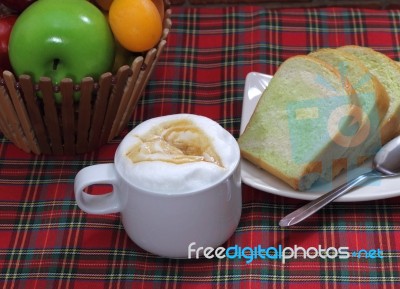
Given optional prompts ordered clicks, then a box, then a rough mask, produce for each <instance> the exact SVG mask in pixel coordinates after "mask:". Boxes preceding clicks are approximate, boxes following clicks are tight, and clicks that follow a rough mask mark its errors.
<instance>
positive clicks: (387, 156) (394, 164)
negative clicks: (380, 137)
mask: <svg viewBox="0 0 400 289" xmlns="http://www.w3.org/2000/svg"><path fill="white" fill-rule="evenodd" d="M396 176H400V136H398V137H396V138H394V139H393V140H391V141H390V142H388V143H387V144H385V145H384V146H383V147H382V148H381V149H380V150H379V151H378V152H377V154H376V155H375V157H374V160H373V162H372V170H371V171H369V172H367V173H365V174H362V175H360V176H358V177H357V178H355V179H353V180H351V181H349V182H347V183H345V184H343V185H341V186H339V187H337V188H336V189H334V190H332V191H330V192H328V193H326V194H324V195H322V196H321V197H319V198H317V199H315V200H313V201H311V202H309V203H308V204H306V205H304V206H303V207H300V208H299V209H297V210H295V211H294V212H292V213H290V214H289V215H287V216H285V217H284V218H282V219H281V220H280V222H279V225H280V226H281V227H289V226H292V225H295V224H298V223H299V222H301V221H303V220H304V219H306V218H307V217H309V216H311V215H312V214H314V213H315V212H317V211H318V210H320V209H322V208H323V207H325V206H326V205H327V204H329V203H331V202H332V201H334V200H336V199H337V198H339V197H341V196H343V195H345V194H347V193H349V192H351V190H352V189H353V188H355V187H356V186H360V185H362V184H365V183H367V182H370V181H372V180H375V179H380V178H388V177H396Z"/></svg>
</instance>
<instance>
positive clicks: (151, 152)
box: [115, 114, 240, 194]
mask: <svg viewBox="0 0 400 289" xmlns="http://www.w3.org/2000/svg"><path fill="white" fill-rule="evenodd" d="M239 159H240V152H239V149H238V145H237V143H236V140H235V139H234V138H233V136H232V135H231V134H230V133H229V132H227V131H226V130H225V129H223V128H222V127H221V126H220V125H219V124H218V123H216V122H215V121H213V120H211V119H209V118H206V117H203V116H198V115H193V114H175V115H169V116H162V117H157V118H153V119H150V120H147V121H145V122H143V123H141V124H139V125H138V126H136V127H135V128H134V129H133V130H132V131H131V132H130V133H129V134H128V135H127V136H126V137H125V138H124V139H123V141H122V142H121V144H120V145H119V147H118V150H117V152H116V155H115V164H116V167H117V170H118V171H119V172H120V173H121V174H122V175H123V176H124V177H125V178H126V179H127V180H128V181H129V182H130V183H132V184H133V185H135V186H137V187H139V188H142V189H145V190H149V191H152V192H158V193H164V194H179V193H184V192H191V191H194V190H199V189H203V188H206V187H208V186H210V185H212V184H215V183H216V182H218V181H219V180H222V179H223V178H225V177H226V176H227V175H228V174H229V173H230V172H232V170H233V169H234V168H235V167H236V165H237V163H238V161H239Z"/></svg>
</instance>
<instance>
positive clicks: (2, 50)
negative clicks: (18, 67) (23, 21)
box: [0, 15, 17, 73]
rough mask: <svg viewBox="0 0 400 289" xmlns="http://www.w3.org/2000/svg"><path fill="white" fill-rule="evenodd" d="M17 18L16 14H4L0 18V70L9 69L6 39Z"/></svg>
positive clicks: (8, 37)
mask: <svg viewBox="0 0 400 289" xmlns="http://www.w3.org/2000/svg"><path fill="white" fill-rule="evenodd" d="M16 20H17V16H16V15H6V16H3V17H1V18H0V72H1V73H3V71H4V70H11V64H10V59H9V57H8V41H9V39H10V34H11V29H12V27H13V26H14V23H15V21H16Z"/></svg>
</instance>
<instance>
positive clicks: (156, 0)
mask: <svg viewBox="0 0 400 289" xmlns="http://www.w3.org/2000/svg"><path fill="white" fill-rule="evenodd" d="M103 1H104V0H103ZM111 1H112V0H111ZM151 1H153V3H154V5H156V7H157V10H158V13H160V17H161V20H163V19H164V0H151Z"/></svg>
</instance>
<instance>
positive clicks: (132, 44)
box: [108, 0, 162, 52]
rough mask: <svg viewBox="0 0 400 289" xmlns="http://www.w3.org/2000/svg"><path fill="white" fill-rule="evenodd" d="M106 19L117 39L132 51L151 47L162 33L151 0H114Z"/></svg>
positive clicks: (154, 6) (158, 18)
mask: <svg viewBox="0 0 400 289" xmlns="http://www.w3.org/2000/svg"><path fill="white" fill-rule="evenodd" d="M108 21H109V23H110V27H111V30H112V32H113V34H114V36H115V38H116V39H117V41H118V42H119V43H120V44H121V45H122V46H123V47H124V48H125V49H128V50H130V51H133V52H143V51H146V50H149V49H151V48H153V47H154V46H155V45H156V44H157V43H158V41H159V40H160V37H161V34H162V20H161V17H160V14H159V12H158V9H157V7H156V5H155V4H154V3H153V2H152V0H114V1H113V2H112V3H111V6H110V10H109V12H108Z"/></svg>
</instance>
